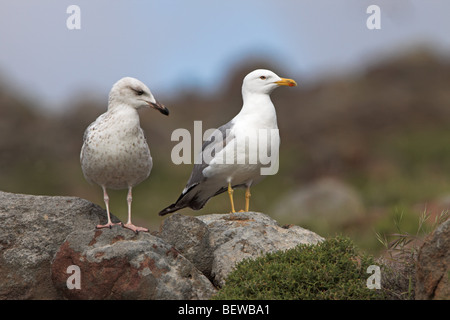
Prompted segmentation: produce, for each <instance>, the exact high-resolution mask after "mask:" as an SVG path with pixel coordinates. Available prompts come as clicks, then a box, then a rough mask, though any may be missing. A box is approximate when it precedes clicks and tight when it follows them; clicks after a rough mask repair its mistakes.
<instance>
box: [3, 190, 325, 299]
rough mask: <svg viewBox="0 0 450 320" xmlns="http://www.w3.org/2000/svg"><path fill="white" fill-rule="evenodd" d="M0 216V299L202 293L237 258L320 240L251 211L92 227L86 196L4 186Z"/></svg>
mask: <svg viewBox="0 0 450 320" xmlns="http://www.w3.org/2000/svg"><path fill="white" fill-rule="evenodd" d="M112 220H113V221H114V222H119V220H118V219H117V218H116V217H112ZM0 221H1V223H0V279H1V281H0V299H208V298H209V297H211V295H212V294H214V292H215V290H216V289H215V287H214V285H217V286H222V285H223V284H224V283H225V279H226V277H227V275H228V274H229V272H230V271H231V270H232V269H233V267H234V266H235V264H236V263H237V262H239V261H241V260H242V259H244V258H255V257H258V256H260V255H261V254H264V253H267V252H272V251H276V250H285V249H289V248H292V247H294V246H296V245H298V244H301V243H317V242H318V241H321V240H322V238H321V237H320V236H318V235H317V234H315V233H313V232H311V231H308V230H305V229H303V228H300V227H298V226H293V225H289V226H285V227H281V226H279V225H278V223H277V222H276V221H275V220H273V219H271V218H270V217H268V216H266V215H264V214H262V213H257V212H247V213H236V214H234V215H230V214H212V215H205V216H200V217H192V216H183V215H180V214H174V215H172V216H170V217H168V218H166V219H165V220H164V222H163V223H162V225H161V228H160V231H159V232H157V234H156V235H152V234H149V233H139V234H135V233H133V232H132V231H130V230H128V229H123V228H121V227H120V226H116V227H113V228H112V229H102V230H96V229H95V226H96V225H97V224H104V223H105V222H106V212H105V210H104V209H102V208H101V207H100V206H98V205H95V204H93V203H91V202H89V201H87V200H83V199H80V198H75V197H50V196H33V195H21V194H12V193H5V192H0ZM70 266H76V267H78V268H79V273H80V279H81V280H80V284H81V289H77V288H70V286H68V283H69V282H68V280H69V278H70V277H71V275H72V272H73V270H68V267H70ZM208 279H209V280H208ZM213 284H214V285H213Z"/></svg>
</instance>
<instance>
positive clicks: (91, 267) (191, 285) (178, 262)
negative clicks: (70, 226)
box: [52, 228, 215, 300]
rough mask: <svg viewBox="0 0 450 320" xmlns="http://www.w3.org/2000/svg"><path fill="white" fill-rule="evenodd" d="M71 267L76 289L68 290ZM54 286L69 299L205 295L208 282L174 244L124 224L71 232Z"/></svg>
mask: <svg viewBox="0 0 450 320" xmlns="http://www.w3.org/2000/svg"><path fill="white" fill-rule="evenodd" d="M71 265H75V266H78V267H79V268H80V269H79V270H80V275H81V277H80V278H81V280H80V289H76V288H73V289H69V288H68V286H67V280H68V278H69V276H70V274H68V273H67V268H68V267H69V266H71ZM52 280H53V283H54V285H55V287H56V288H57V289H58V290H59V291H60V292H61V293H62V295H63V296H64V297H65V298H68V299H96V300H98V299H146V300H147V299H152V300H154V299H164V300H169V299H170V300H174V299H183V300H192V299H208V298H210V297H211V295H212V294H213V293H214V292H215V288H214V286H213V285H212V284H211V282H210V281H209V280H208V279H207V278H206V277H205V276H204V275H203V274H202V273H201V272H200V271H198V270H197V269H196V268H195V266H194V265H193V264H192V263H191V262H190V261H189V260H187V259H186V258H185V257H184V256H182V255H181V254H180V253H179V252H178V251H177V250H176V249H175V248H173V247H172V246H171V245H169V244H167V243H166V242H164V241H163V240H162V239H160V238H158V237H155V236H153V235H151V234H149V233H139V234H138V235H136V234H135V233H133V232H130V230H126V229H123V228H113V229H102V230H88V231H75V232H72V233H71V234H70V235H69V236H68V237H67V239H66V240H65V241H64V243H63V244H62V245H61V247H60V249H59V250H58V252H57V253H56V255H55V259H54V261H53V263H52Z"/></svg>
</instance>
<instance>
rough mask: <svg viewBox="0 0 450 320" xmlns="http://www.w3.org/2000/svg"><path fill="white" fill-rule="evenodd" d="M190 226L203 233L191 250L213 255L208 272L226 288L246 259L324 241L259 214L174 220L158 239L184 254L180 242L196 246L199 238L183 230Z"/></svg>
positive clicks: (218, 284) (309, 233) (302, 230)
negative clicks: (233, 274)
mask: <svg viewBox="0 0 450 320" xmlns="http://www.w3.org/2000/svg"><path fill="white" fill-rule="evenodd" d="M195 220H199V221H201V222H202V224H199V222H198V221H195ZM203 224H204V226H206V228H207V231H208V232H207V231H205V228H204V226H203ZM191 226H192V227H193V228H198V229H201V230H203V231H202V235H203V237H200V238H198V242H197V245H195V244H194V245H190V246H189V247H188V250H191V249H192V248H195V249H194V250H193V252H195V251H196V252H200V251H201V252H202V253H203V254H204V255H205V256H207V257H210V256H212V263H211V265H210V268H211V270H208V271H206V272H205V273H206V274H209V275H210V277H211V279H212V281H213V282H214V284H215V285H217V286H223V285H224V284H225V280H226V277H227V276H228V274H229V273H230V272H231V271H232V270H233V267H234V266H235V265H236V263H238V262H239V261H242V260H243V259H245V258H256V257H258V256H260V255H262V254H265V253H268V252H273V251H278V250H286V249H290V248H292V247H295V246H297V245H299V244H315V243H317V242H319V241H322V240H323V238H322V237H320V236H319V235H317V234H315V233H314V232H311V231H309V230H306V229H303V228H301V227H299V226H293V225H290V226H286V227H281V226H279V225H278V223H277V222H276V221H275V220H273V219H271V218H270V217H268V216H267V215H265V214H263V213H259V212H244V213H235V214H234V215H231V214H210V215H204V216H198V217H196V218H192V217H190V218H188V219H186V218H183V217H181V216H178V217H173V218H172V219H170V220H167V221H165V223H164V224H163V226H162V228H161V230H160V233H159V236H161V235H162V236H163V237H164V239H165V241H167V242H169V243H172V244H173V245H174V246H175V247H176V248H177V249H178V250H180V251H181V252H182V253H183V254H184V251H183V250H185V249H184V248H183V247H181V246H177V243H181V244H182V245H184V244H185V243H187V242H194V243H195V241H193V240H195V239H196V237H195V236H194V237H193V236H192V233H189V232H185V231H183V230H189V229H190V228H191ZM199 226H200V227H199ZM167 230H172V232H167ZM177 230H178V232H177ZM183 239H187V240H183ZM200 243H201V244H200ZM196 254H199V253H196ZM194 255H195V254H194Z"/></svg>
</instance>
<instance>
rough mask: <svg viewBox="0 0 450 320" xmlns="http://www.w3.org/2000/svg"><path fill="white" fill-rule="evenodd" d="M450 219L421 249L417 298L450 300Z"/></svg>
mask: <svg viewBox="0 0 450 320" xmlns="http://www.w3.org/2000/svg"><path fill="white" fill-rule="evenodd" d="M449 277H450V220H447V221H446V222H444V223H442V224H441V225H440V226H439V227H438V228H436V230H435V231H434V232H433V233H432V234H431V235H430V236H429V237H428V238H427V239H426V240H425V243H424V244H423V246H422V247H421V249H420V251H419V256H418V259H417V271H416V299H420V300H422V299H427V300H428V299H435V300H450V280H449Z"/></svg>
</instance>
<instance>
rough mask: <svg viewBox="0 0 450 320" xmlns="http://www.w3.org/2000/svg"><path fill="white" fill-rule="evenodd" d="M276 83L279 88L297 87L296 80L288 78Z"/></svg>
mask: <svg viewBox="0 0 450 320" xmlns="http://www.w3.org/2000/svg"><path fill="white" fill-rule="evenodd" d="M275 83H276V84H278V85H279V86H289V87H295V86H297V82H295V80H292V79H286V78H281V80H280V81H275Z"/></svg>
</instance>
